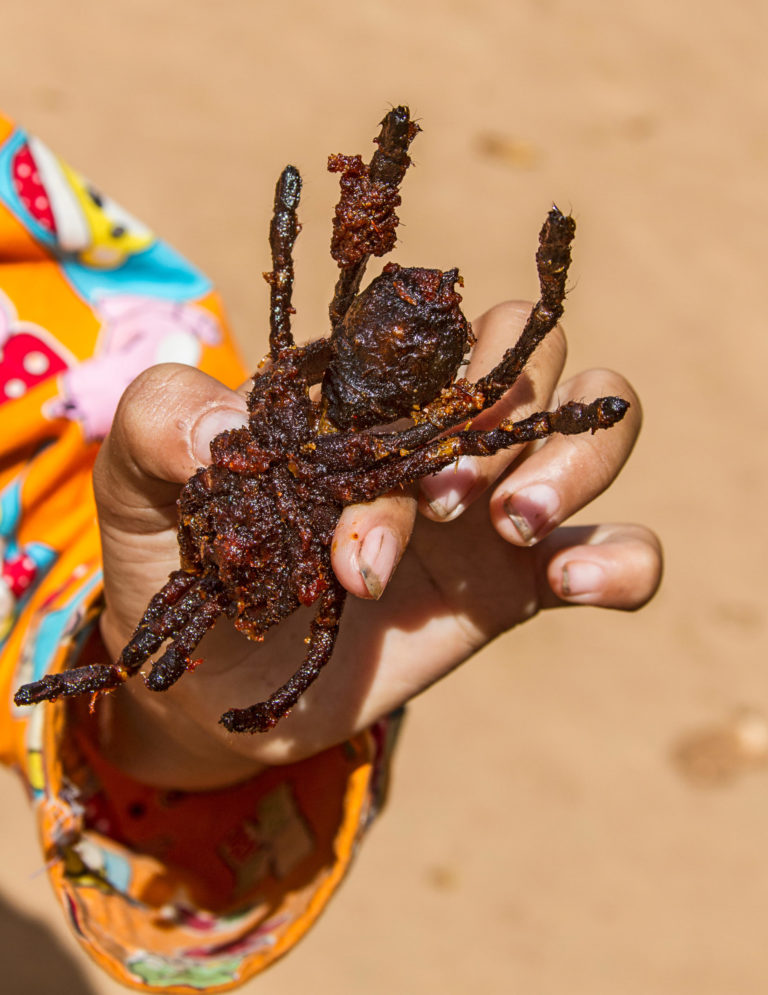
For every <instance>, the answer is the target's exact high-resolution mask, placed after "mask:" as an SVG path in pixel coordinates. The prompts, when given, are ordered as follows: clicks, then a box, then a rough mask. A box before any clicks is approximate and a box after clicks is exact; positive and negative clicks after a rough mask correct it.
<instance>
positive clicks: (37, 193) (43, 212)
mask: <svg viewBox="0 0 768 995" xmlns="http://www.w3.org/2000/svg"><path fill="white" fill-rule="evenodd" d="M12 176H13V183H14V186H15V187H16V192H17V193H18V195H19V198H20V199H21V202H22V204H23V205H24V207H26V209H27V210H28V211H29V213H30V214H31V215H32V217H33V218H34V219H35V220H36V221H38V222H39V223H40V224H41V225H42V226H43V228H47V229H48V231H49V232H53V233H55V231H56V220H55V219H54V217H53V211H52V210H51V202H50V200H49V199H48V194H47V192H46V189H45V187H44V186H43V184H42V181H41V179H40V172H39V170H38V168H37V163H36V162H35V160H34V157H33V155H32V152H31V151H30V148H29V146H28V145H22V146H21V148H20V149H19V151H18V152H17V153H16V155H15V156H14V157H13V163H12Z"/></svg>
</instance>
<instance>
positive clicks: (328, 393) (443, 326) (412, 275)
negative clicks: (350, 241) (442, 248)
mask: <svg viewBox="0 0 768 995" xmlns="http://www.w3.org/2000/svg"><path fill="white" fill-rule="evenodd" d="M460 282H461V278H460V277H459V271H458V270H457V269H452V270H448V272H446V273H443V272H441V271H440V270H437V269H422V268H418V267H414V268H405V267H402V266H398V265H397V263H389V264H388V265H387V266H385V267H384V270H383V272H382V274H381V276H378V277H377V278H376V279H375V280H372V281H371V283H370V284H369V285H368V287H367V288H366V289H365V290H364V291H363V292H362V293H361V294H359V295H358V296H357V297H356V298H355V299H354V300H353V302H352V304H351V305H350V306H349V309H348V310H347V312H346V314H345V316H344V318H343V319H342V321H341V322H340V323H339V324H338V325H337V326H336V327H335V328H334V330H333V334H332V336H331V349H332V357H331V361H330V363H329V365H328V369H327V371H326V374H325V377H324V379H323V397H324V398H325V401H326V404H327V410H328V415H329V417H330V419H331V421H332V422H333V424H334V425H336V426H337V427H339V428H342V429H347V428H353V429H358V430H359V429H363V428H370V427H371V426H373V425H384V424H386V423H387V422H392V421H396V420H397V419H398V418H403V417H407V416H408V415H411V414H412V413H413V409H414V408H419V407H421V405H423V404H426V403H427V402H428V401H431V400H433V399H434V398H435V397H437V395H438V394H439V393H440V391H441V390H442V389H443V388H444V387H447V386H448V385H449V384H450V383H452V382H453V379H454V377H455V376H456V371H457V370H458V368H459V366H460V365H461V362H462V360H463V358H464V356H465V354H466V352H467V350H468V349H469V347H470V346H471V345H472V344H473V342H474V337H473V335H472V329H471V326H470V324H469V322H468V321H467V319H466V318H465V317H464V315H463V313H462V311H461V307H460V306H459V305H460V303H461V295H460V294H459V293H457V292H456V290H455V289H454V288H455V284H456V283H460Z"/></svg>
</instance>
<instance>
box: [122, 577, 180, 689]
mask: <svg viewBox="0 0 768 995" xmlns="http://www.w3.org/2000/svg"><path fill="white" fill-rule="evenodd" d="M199 587H200V578H199V577H198V576H196V575H195V574H192V573H187V571H186V570H174V571H173V573H172V574H171V575H170V576H169V578H168V580H167V581H166V583H165V585H164V586H163V587H162V588H161V590H159V591H158V592H157V594H155V595H154V596H153V597H152V600H151V601H150V602H149V604H148V605H147V607H146V610H145V611H144V614H143V616H142V618H141V621H140V622H139V624H138V625H137V626H136V629H135V631H134V633H133V635H132V636H131V638H130V639H129V640H128V642H127V643H126V645H125V647H124V648H123V651H122V653H121V654H120V656H119V658H118V661H117V662H118V664H119V665H120V666H122V667H123V669H124V670H125V671H126V673H128V674H135V673H136V671H137V670H138V669H139V667H140V666H141V665H142V663H144V661H145V660H146V659H147V657H149V656H151V655H152V654H153V653H154V652H155V651H156V650H158V649H159V648H160V647H161V646H162V644H163V643H164V642H165V640H166V639H167V638H168V637H169V636H170V635H172V633H173V632H174V630H176V629H179V628H181V627H182V626H183V625H184V624H185V623H186V620H187V618H188V616H189V615H190V614H191V612H192V611H193V610H194V608H195V604H196V602H197V600H198V598H199Z"/></svg>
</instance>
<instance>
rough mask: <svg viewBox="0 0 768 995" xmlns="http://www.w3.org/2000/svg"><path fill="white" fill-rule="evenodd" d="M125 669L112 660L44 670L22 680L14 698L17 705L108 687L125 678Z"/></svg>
mask: <svg viewBox="0 0 768 995" xmlns="http://www.w3.org/2000/svg"><path fill="white" fill-rule="evenodd" d="M127 676H128V675H127V674H126V672H125V670H123V669H122V668H121V667H119V666H117V665H116V664H114V663H94V664H91V665H90V666H87V667H77V668H75V669H74V670H65V671H63V672H62V673H61V674H47V675H46V676H45V677H43V678H42V679H41V680H39V681H33V682H32V683H31V684H24V685H22V687H20V688H19V690H18V691H17V692H16V694H15V695H14V696H13V700H14V702H15V703H16V704H17V705H36V704H37V703H38V702H40V701H56V699H57V698H68V697H72V696H73V695H77V694H88V693H89V692H90V693H94V692H97V691H109V690H111V689H112V688H116V687H119V686H120V685H121V684H122V683H123V681H125V679H126V678H127Z"/></svg>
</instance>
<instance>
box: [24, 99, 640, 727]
mask: <svg viewBox="0 0 768 995" xmlns="http://www.w3.org/2000/svg"><path fill="white" fill-rule="evenodd" d="M418 130H419V129H418V126H417V125H415V124H414V123H413V122H412V121H411V119H410V115H409V112H408V109H407V108H405V107H398V108H395V109H394V110H393V111H391V112H390V113H389V114H388V115H387V116H386V117H385V119H384V121H383V122H382V130H381V132H380V134H379V136H378V138H377V139H376V142H377V144H378V146H379V147H378V149H377V151H376V153H375V154H374V156H373V158H372V160H371V162H370V164H365V163H364V162H363V161H362V159H361V158H360V157H359V156H332V157H331V159H330V160H329V168H330V169H331V170H333V171H337V172H341V174H342V177H341V188H342V195H341V200H340V202H339V205H338V206H337V209H336V217H335V219H334V232H333V239H332V254H333V256H334V258H335V259H336V260H337V262H338V264H339V268H340V275H339V280H338V283H337V285H336V290H335V293H334V297H333V300H332V301H331V305H330V318H331V328H332V330H331V334H330V336H329V337H328V338H326V339H321V340H319V341H316V342H311V343H309V344H308V345H305V346H297V345H295V343H294V340H293V336H292V333H291V328H290V316H291V314H292V313H293V309H292V307H291V293H292V286H293V262H292V250H293V244H294V241H295V239H296V235H297V232H298V222H297V219H296V208H297V206H298V202H299V196H300V190H301V180H300V177H299V174H298V172H297V171H296V170H295V169H294V168H293V167H291V166H288V167H286V169H285V170H284V172H283V174H282V176H281V177H280V180H279V182H278V184H277V189H276V193H275V211H274V217H273V221H272V226H271V228H270V245H271V249H272V259H273V270H272V271H271V272H270V273H267V274H265V276H266V279H267V282H268V283H269V284H270V287H271V309H270V322H271V331H270V360H271V362H270V363H269V365H268V366H267V368H266V369H265V370H264V371H263V372H262V373H260V374H259V375H257V376H255V377H254V384H253V388H252V390H251V393H250V395H249V398H248V409H249V424H248V426H247V427H246V428H241V429H236V430H233V431H229V432H224V433H222V434H221V435H219V436H218V437H217V438H216V439H214V441H213V443H212V444H211V458H212V462H211V464H210V466H207V467H204V468H201V469H200V470H198V471H197V473H195V474H194V476H193V477H191V478H190V480H189V481H188V482H187V484H186V485H185V486H184V488H183V490H182V492H181V496H180V499H179V548H180V554H181V568H180V569H179V570H177V571H174V573H172V574H171V575H170V577H169V579H168V583H167V584H166V585H165V587H164V588H163V589H162V590H161V591H160V592H158V594H156V595H155V597H154V598H153V599H152V601H151V602H150V604H149V605H148V606H147V609H146V611H145V613H144V616H143V618H142V619H141V621H140V622H139V625H138V627H137V629H136V631H135V633H134V634H133V636H132V638H131V640H130V641H129V643H128V645H127V646H126V647H125V648H124V650H123V651H122V653H121V655H120V657H119V659H118V660H117V661H116V663H114V664H104V665H100V666H90V667H82V668H77V669H74V670H70V671H65V672H64V673H61V674H54V675H49V676H47V677H44V678H43V679H42V680H41V681H37V682H35V683H34V684H29V685H25V686H24V687H22V688H21V689H20V690H19V691H18V692H17V694H16V699H15V700H16V702H17V703H18V704H32V703H34V702H36V701H41V700H43V699H48V700H53V699H55V698H57V697H59V696H61V695H76V694H83V693H87V692H90V693H93V692H97V691H103V690H107V689H109V688H114V687H117V686H118V685H119V684H120V683H122V682H123V681H124V680H126V679H127V678H128V677H129V676H130V675H132V674H134V673H136V671H138V670H139V668H140V667H141V666H142V665H143V664H144V663H145V662H146V661H147V660H148V659H149V658H150V657H151V656H153V655H155V654H156V653H158V651H160V650H161V649H163V650H164V651H163V652H162V654H161V655H160V656H159V658H158V659H156V660H155V662H154V663H153V664H152V666H151V671H150V673H149V675H148V676H147V678H146V682H147V685H148V687H149V688H151V689H152V690H155V691H163V690H165V689H166V688H168V687H170V686H171V685H172V684H173V683H174V682H175V681H176V680H178V679H179V678H180V677H181V676H182V674H183V673H184V672H185V671H186V670H187V669H190V667H191V654H192V652H193V651H194V649H195V647H196V646H197V644H198V643H199V642H200V640H201V638H202V637H203V635H204V634H205V632H206V631H207V630H208V629H209V628H210V627H211V626H212V625H213V624H214V622H215V621H216V619H217V618H218V617H219V616H220V615H222V614H224V615H227V616H228V617H229V618H230V619H232V621H233V622H234V625H235V627H236V628H237V629H238V630H240V631H241V632H243V633H244V634H245V635H246V636H247V637H248V638H250V639H253V640H257V641H258V640H261V639H262V638H263V635H264V633H265V632H266V631H267V629H269V628H270V627H271V626H273V625H275V624H277V623H279V622H280V621H282V620H283V619H284V618H286V617H287V616H288V615H290V614H292V613H293V612H294V611H295V610H296V609H297V608H298V607H299V606H300V605H315V606H316V614H315V617H314V620H313V622H312V623H311V627H310V634H309V638H308V640H307V641H308V650H307V654H306V657H305V660H304V661H303V663H302V664H301V666H300V667H299V669H298V670H297V671H296V673H295V674H294V675H293V676H292V677H291V678H290V679H289V680H288V681H287V682H286V684H284V685H283V687H281V688H279V689H278V690H277V691H276V692H275V693H274V694H273V695H272V696H271V697H270V698H269V699H268V700H267V701H264V702H259V703H257V704H255V705H253V706H251V707H250V708H243V709H230V710H229V711H228V712H225V713H224V715H223V716H222V717H221V722H222V723H223V724H224V725H225V726H226V727H227V728H228V729H230V730H232V731H237V732H257V731H259V732H263V731H266V730H268V729H270V728H272V727H273V726H274V725H275V723H276V722H277V721H278V720H279V719H280V718H281V717H283V716H284V715H286V714H287V713H288V712H289V711H290V709H291V708H292V707H293V706H294V705H295V703H296V702H297V700H298V699H299V697H300V696H301V694H303V692H304V691H305V690H306V688H307V687H308V686H309V685H310V684H311V683H312V682H313V681H314V680H315V678H316V677H317V675H318V674H319V672H320V670H321V669H322V667H323V666H324V665H325V664H326V663H327V662H328V660H329V659H330V657H331V654H332V651H333V646H334V642H335V639H336V635H337V632H338V628H339V623H340V619H341V612H342V607H343V604H344V600H345V597H346V592H345V591H344V589H343V588H342V586H341V585H340V583H339V582H338V580H337V579H336V577H335V575H334V573H333V570H332V568H331V556H330V549H331V541H332V539H333V535H334V530H335V528H336V525H337V523H338V520H339V517H340V515H341V512H342V510H343V508H344V507H345V505H348V504H352V503H355V502H360V501H370V500H373V499H374V498H376V497H378V496H379V495H381V494H384V493H386V492H388V491H390V490H391V489H393V488H394V487H397V486H399V485H403V484H409V483H413V482H414V481H416V480H418V479H420V478H421V477H423V476H425V475H427V474H430V473H434V472H436V471H437V470H439V469H441V468H442V467H444V466H446V465H448V464H449V463H451V462H453V461H454V460H455V459H456V458H457V457H459V456H461V455H476V456H483V455H490V454H492V453H495V452H497V451H498V450H500V449H502V448H506V447H509V446H512V445H517V444H520V443H526V442H532V441H535V440H537V439H543V438H546V437H547V436H549V435H551V434H552V433H554V432H560V433H565V434H575V433H578V432H584V431H593V432H594V431H596V430H597V429H599V428H609V427H610V426H611V425H613V424H615V423H616V422H617V421H619V420H620V419H621V418H622V417H623V415H624V413H625V411H626V409H627V407H628V405H627V403H626V402H625V401H623V400H622V399H621V398H617V397H607V398H599V399H598V400H596V401H593V402H592V403H590V404H579V403H574V402H572V403H569V404H565V405H563V406H561V407H560V408H557V409H556V410H554V411H549V412H540V413H538V414H535V415H532V416H530V417H529V418H526V419H524V420H522V421H518V422H512V421H503V422H502V423H501V424H500V425H499V426H498V427H497V428H495V429H491V430H487V431H477V430H473V429H472V428H471V421H472V418H473V417H474V416H475V415H477V414H478V413H479V412H481V411H483V410H485V409H487V408H488V407H490V406H491V405H493V404H494V403H495V402H496V401H497V400H499V398H500V397H501V396H502V395H503V394H504V392H505V391H507V390H508V389H509V388H510V387H511V386H512V385H513V384H514V382H515V380H516V379H517V378H518V377H519V376H520V374H521V373H522V371H523V369H524V368H525V365H526V363H527V361H528V359H529V357H530V355H531V353H532V352H533V350H534V349H535V348H536V346H537V345H538V343H539V342H540V341H541V340H542V339H543V338H544V337H545V336H546V335H547V334H548V332H549V331H551V329H552V328H553V327H554V326H555V324H556V323H557V321H558V320H559V318H560V315H561V314H562V311H563V299H564V296H565V280H566V275H567V271H568V264H569V261H570V243H571V241H572V239H573V235H574V231H575V225H574V222H573V220H572V219H571V218H570V217H566V216H564V215H563V214H561V212H560V211H558V210H557V208H553V209H552V210H551V211H550V213H549V215H548V217H547V220H546V221H545V223H544V227H543V228H542V231H541V234H540V239H539V241H540V244H539V250H538V253H537V269H538V273H539V282H540V286H541V297H540V300H539V301H538V302H537V304H536V305H534V307H533V309H532V311H531V314H530V316H529V318H528V321H527V324H526V326H525V329H524V331H523V333H522V335H521V337H520V339H519V340H518V341H517V342H516V343H515V344H513V345H512V346H511V347H510V348H509V349H508V350H507V352H506V353H505V354H504V356H503V357H501V359H500V361H499V363H498V365H497V366H496V367H495V368H494V369H493V370H492V371H491V372H490V373H489V374H487V375H486V376H485V377H483V378H482V379H481V380H479V381H477V382H475V383H469V382H468V381H466V380H462V379H459V380H457V379H456V376H457V373H458V370H459V367H460V365H461V363H462V361H463V360H464V357H465V355H466V353H467V351H468V349H469V348H470V346H471V345H472V343H473V341H474V340H473V337H472V331H471V328H470V326H469V323H468V322H467V320H466V318H465V317H464V315H463V314H462V312H461V308H460V301H461V297H460V296H459V294H458V293H457V292H456V289H455V285H456V283H457V282H460V280H459V276H458V271H457V270H450V271H448V272H445V273H443V272H441V271H439V270H428V269H419V268H414V269H404V268H401V267H399V266H397V265H396V264H392V263H390V264H389V265H387V266H386V267H385V268H384V271H383V273H382V274H381V275H380V276H379V277H377V278H376V279H375V280H373V281H372V282H371V283H370V284H369V286H368V287H367V288H366V289H365V290H363V291H362V292H360V284H361V280H362V276H363V272H364V270H365V267H366V264H367V262H368V259H369V258H370V256H371V255H383V254H384V253H385V252H388V251H389V250H390V249H391V248H392V246H393V244H394V241H395V229H396V227H397V224H398V221H397V216H396V214H395V209H396V208H397V206H398V205H399V203H400V197H399V193H398V189H399V184H400V182H401V181H402V179H403V176H404V174H405V171H406V169H407V167H408V164H409V162H410V160H409V157H408V154H407V150H408V147H409V145H410V142H411V141H412V140H413V138H414V137H415V135H416V134H417V132H418ZM315 385H319V387H320V393H319V398H317V399H314V397H313V395H312V394H311V388H312V387H314V386H315ZM404 418H408V419H410V425H409V426H408V427H406V428H398V427H397V426H392V425H391V423H394V422H398V421H400V420H401V419H404ZM387 426H390V427H389V428H387ZM372 429H376V431H371V430H372Z"/></svg>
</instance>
